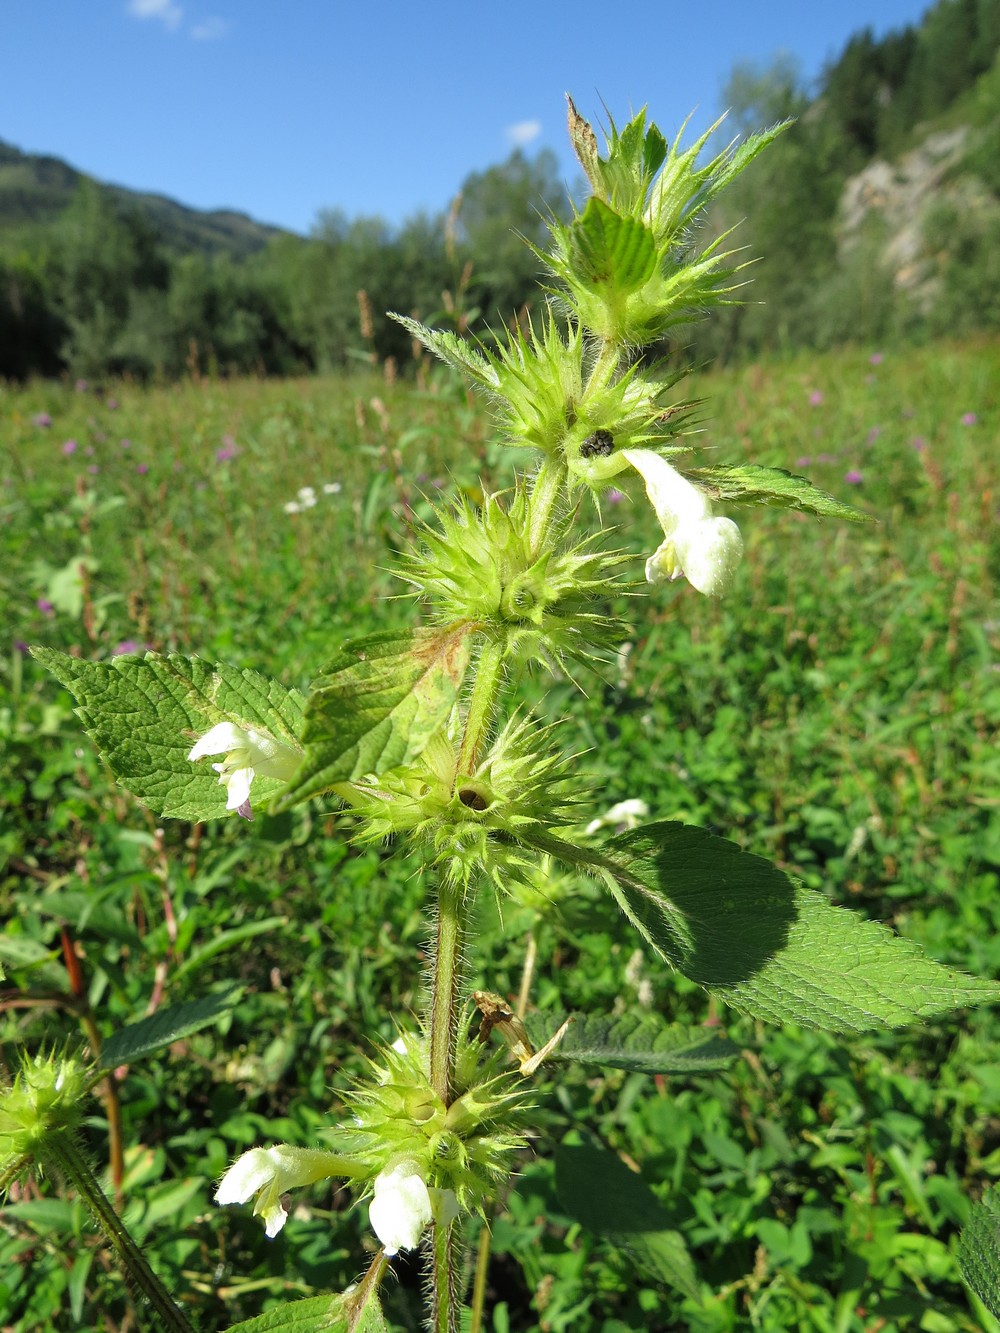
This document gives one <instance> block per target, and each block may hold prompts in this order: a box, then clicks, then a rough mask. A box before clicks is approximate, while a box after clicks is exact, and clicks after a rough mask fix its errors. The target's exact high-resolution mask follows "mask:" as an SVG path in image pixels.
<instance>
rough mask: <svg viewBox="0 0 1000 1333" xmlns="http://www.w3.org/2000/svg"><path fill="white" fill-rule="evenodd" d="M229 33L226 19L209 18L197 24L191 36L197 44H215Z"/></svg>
mask: <svg viewBox="0 0 1000 1333" xmlns="http://www.w3.org/2000/svg"><path fill="white" fill-rule="evenodd" d="M228 31H229V25H228V23H227V22H226V20H225V19H220V18H209V19H205V20H204V22H202V23H196V24H195V25H194V27H193V28H192V29H191V36H192V37H193V38H194V40H195V41H196V42H215V41H218V39H219V38H220V37H225V35H226V33H227V32H228Z"/></svg>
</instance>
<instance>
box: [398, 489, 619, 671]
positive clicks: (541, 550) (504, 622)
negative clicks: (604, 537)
mask: <svg viewBox="0 0 1000 1333" xmlns="http://www.w3.org/2000/svg"><path fill="white" fill-rule="evenodd" d="M531 518H532V499H531V496H530V495H529V494H528V492H527V490H526V489H525V487H524V486H523V485H519V486H518V487H517V488H516V489H515V490H514V492H513V493H512V494H511V495H510V496H509V497H503V496H501V495H495V494H494V495H488V496H486V497H485V499H484V501H483V505H482V508H481V509H478V508H477V507H476V506H475V505H473V504H472V503H471V501H469V500H468V499H462V500H460V501H459V503H458V504H457V506H456V507H455V508H454V509H452V510H450V511H447V512H444V513H441V514H439V515H438V520H439V526H437V527H429V526H428V527H427V528H425V529H424V531H423V533H422V534H421V535H422V549H421V550H420V551H419V552H418V553H416V554H414V555H412V556H410V557H409V558H408V559H407V560H405V561H404V563H403V567H402V570H401V571H400V572H401V574H402V577H403V578H404V579H406V581H407V582H408V583H410V584H412V585H413V587H415V588H417V589H419V590H420V591H421V592H422V593H423V594H424V595H425V596H426V597H427V598H428V599H429V600H430V602H431V605H432V607H433V609H434V611H435V613H436V616H437V618H438V619H439V620H440V621H441V623H442V624H449V623H452V622H454V621H471V622H474V623H475V622H478V623H479V624H481V626H482V628H483V630H484V632H485V633H486V634H488V635H489V636H490V637H491V638H493V639H494V640H496V641H497V642H500V643H503V644H504V645H505V646H506V647H507V649H508V650H509V651H510V653H511V654H512V656H513V657H514V659H515V660H520V661H522V662H528V661H532V660H533V661H536V662H540V663H542V664H543V665H545V666H547V667H548V668H549V669H550V670H565V668H566V666H567V663H568V661H570V660H576V661H588V660H590V659H591V658H593V657H595V656H598V655H600V654H601V653H602V652H603V651H607V650H608V649H609V648H610V647H612V646H613V645H614V644H615V643H617V642H619V641H620V639H621V636H622V634H623V627H622V625H621V622H620V621H618V620H616V619H613V618H612V617H609V616H608V615H607V614H606V612H605V610H604V607H605V605H606V602H607V599H608V596H609V595H610V594H612V593H613V592H614V591H615V589H614V587H613V586H612V582H613V580H614V578H615V575H616V573H617V571H618V570H619V569H620V567H621V565H622V563H623V559H622V557H621V556H620V555H618V554H615V553H610V554H609V553H607V552H601V551H597V550H595V549H593V539H588V540H585V541H582V542H579V543H578V544H576V545H575V546H567V547H563V548H561V549H560V547H559V545H558V542H557V541H556V540H554V534H553V532H552V530H551V525H550V527H549V529H548V530H547V531H545V532H544V533H542V534H539V533H536V532H534V531H533V530H532V522H531Z"/></svg>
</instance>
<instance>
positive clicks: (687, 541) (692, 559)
mask: <svg viewBox="0 0 1000 1333" xmlns="http://www.w3.org/2000/svg"><path fill="white" fill-rule="evenodd" d="M622 452H623V456H624V457H625V458H626V459H627V460H628V462H629V463H631V464H632V466H633V467H634V468H635V470H636V471H637V472H638V473H639V474H640V475H641V476H642V479H643V481H644V483H645V485H646V494H647V495H648V496H649V499H650V502H651V504H652V506H653V508H654V509H655V510H656V517H657V518H658V519H659V522H660V527H661V528H662V529H663V541H662V543H661V544H660V546H658V547H657V549H656V550H655V551H654V552H653V554H652V555H651V556H650V557H649V559H648V560H647V561H646V578H647V580H648V581H649V582H650V583H659V582H660V581H661V580H662V579H679V578H681V577H682V576H683V577H684V578H686V579H687V581H688V582H689V583H690V584H691V586H692V587H693V588H697V589H698V591H699V592H703V593H707V594H708V596H710V597H720V596H721V595H722V594H723V593H724V592H725V591H726V590H727V589H728V588H729V586H730V585H731V583H732V581H733V578H734V576H735V574H736V567H737V566H738V565H739V563H740V557H741V556H742V555H743V538H742V537H741V536H740V530H739V528H738V527H737V526H736V524H735V523H734V522H733V520H732V519H731V518H722V517H720V516H718V515H716V514H715V512H714V510H713V509H712V504H711V501H710V500H709V498H708V496H707V495H706V494H705V492H704V491H702V490H700V489H699V488H698V487H697V486H695V485H694V484H693V483H692V482H690V481H688V479H687V478H686V477H683V476H681V474H680V473H679V472H678V471H677V469H676V468H673V467H671V466H670V464H669V463H668V462H667V461H666V460H665V459H663V458H661V457H660V455H659V454H654V453H653V452H652V450H650V449H625V450H623V451H622Z"/></svg>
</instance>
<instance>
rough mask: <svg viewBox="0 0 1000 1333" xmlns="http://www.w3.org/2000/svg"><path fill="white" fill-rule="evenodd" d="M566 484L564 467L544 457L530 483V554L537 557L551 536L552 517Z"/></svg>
mask: <svg viewBox="0 0 1000 1333" xmlns="http://www.w3.org/2000/svg"><path fill="white" fill-rule="evenodd" d="M565 484H566V468H565V466H564V465H563V464H561V463H554V462H553V461H552V460H551V459H549V458H546V459H544V460H543V461H542V464H541V466H540V467H539V469H538V471H537V472H536V473H535V476H534V480H533V482H532V485H531V506H530V512H529V516H528V536H529V540H530V543H531V554H532V556H535V557H537V556H538V555H539V554H540V553H541V550H542V547H543V546H544V545H545V543H546V542H547V541H551V538H552V519H553V515H554V512H555V508H556V505H557V504H558V503H559V499H560V496H561V495H562V493H563V487H564V486H565Z"/></svg>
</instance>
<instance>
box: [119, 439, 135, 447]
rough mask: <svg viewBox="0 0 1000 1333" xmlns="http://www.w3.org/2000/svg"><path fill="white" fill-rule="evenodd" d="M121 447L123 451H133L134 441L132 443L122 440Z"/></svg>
mask: <svg viewBox="0 0 1000 1333" xmlns="http://www.w3.org/2000/svg"><path fill="white" fill-rule="evenodd" d="M121 447H122V448H123V449H131V448H132V441H131V440H122V442H121Z"/></svg>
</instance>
